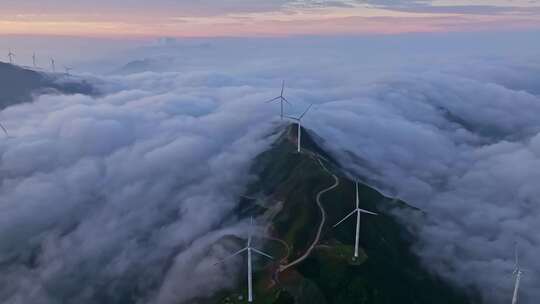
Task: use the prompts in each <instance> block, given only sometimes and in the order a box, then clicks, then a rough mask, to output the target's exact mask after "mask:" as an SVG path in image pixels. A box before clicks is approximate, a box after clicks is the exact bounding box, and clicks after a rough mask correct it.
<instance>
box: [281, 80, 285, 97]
mask: <svg viewBox="0 0 540 304" xmlns="http://www.w3.org/2000/svg"><path fill="white" fill-rule="evenodd" d="M284 91H285V80H283V81H282V82H281V95H280V96H281V97H283V92H284Z"/></svg>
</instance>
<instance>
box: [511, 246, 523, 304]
mask: <svg viewBox="0 0 540 304" xmlns="http://www.w3.org/2000/svg"><path fill="white" fill-rule="evenodd" d="M515 259H516V263H515V265H514V276H515V277H516V281H515V283H514V294H513V296H512V304H517V302H518V299H519V283H520V281H521V276H522V275H523V270H521V266H520V265H519V254H518V248H517V244H516V247H515Z"/></svg>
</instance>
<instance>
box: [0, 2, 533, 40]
mask: <svg viewBox="0 0 540 304" xmlns="http://www.w3.org/2000/svg"><path fill="white" fill-rule="evenodd" d="M539 27H540V1H538V0H458V1H450V0H393V1H391V0H328V1H325V0H267V1H260V0H201V1H196V0H176V1H173V0H156V1H142V0H119V1H106V0H95V1H82V0H22V1H20V0H3V1H2V9H1V11H0V35H68V36H84V37H89V36H91V37H116V38H128V37H129V38H141V37H156V36H172V37H217V36H219V37H222V36H284V35H332V34H333V35H335V34H395V33H410V32H449V31H482V30H487V29H489V30H506V31H508V30H524V29H529V30H530V29H538V28H539Z"/></svg>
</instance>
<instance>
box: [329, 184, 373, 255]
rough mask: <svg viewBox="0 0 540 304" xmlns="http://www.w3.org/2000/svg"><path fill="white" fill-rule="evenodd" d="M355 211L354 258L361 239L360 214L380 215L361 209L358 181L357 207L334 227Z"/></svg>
mask: <svg viewBox="0 0 540 304" xmlns="http://www.w3.org/2000/svg"><path fill="white" fill-rule="evenodd" d="M355 213H356V238H355V243H354V258H358V245H359V241H360V216H361V214H362V213H367V214H371V215H378V214H377V213H374V212H371V211H367V210H364V209H360V196H359V194H358V182H356V209H354V211H353V212H351V213H349V214H348V215H347V216H346V217H344V218H343V219H342V220H341V221H339V222H338V223H337V224H335V225H334V228H335V227H337V226H338V225H339V224H341V223H343V222H344V221H345V220H346V219H348V218H349V217H350V216H352V215H353V214H355Z"/></svg>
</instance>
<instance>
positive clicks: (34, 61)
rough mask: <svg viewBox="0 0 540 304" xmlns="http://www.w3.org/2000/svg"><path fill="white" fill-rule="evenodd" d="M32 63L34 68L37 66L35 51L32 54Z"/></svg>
mask: <svg viewBox="0 0 540 304" xmlns="http://www.w3.org/2000/svg"><path fill="white" fill-rule="evenodd" d="M32 65H33V66H34V68H37V64H36V52H34V53H33V54H32Z"/></svg>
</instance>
